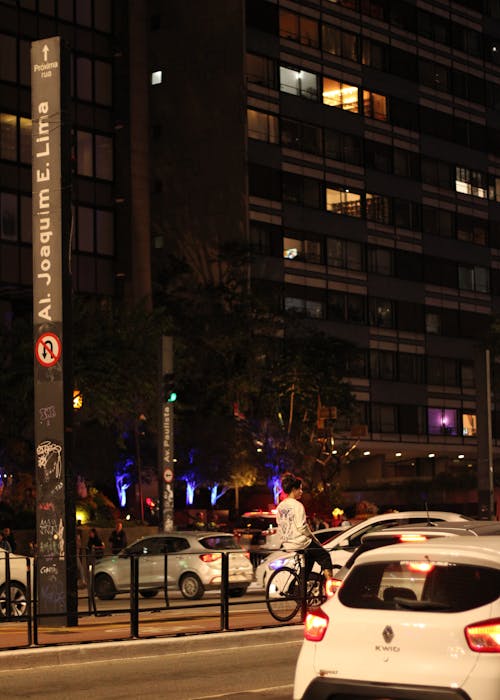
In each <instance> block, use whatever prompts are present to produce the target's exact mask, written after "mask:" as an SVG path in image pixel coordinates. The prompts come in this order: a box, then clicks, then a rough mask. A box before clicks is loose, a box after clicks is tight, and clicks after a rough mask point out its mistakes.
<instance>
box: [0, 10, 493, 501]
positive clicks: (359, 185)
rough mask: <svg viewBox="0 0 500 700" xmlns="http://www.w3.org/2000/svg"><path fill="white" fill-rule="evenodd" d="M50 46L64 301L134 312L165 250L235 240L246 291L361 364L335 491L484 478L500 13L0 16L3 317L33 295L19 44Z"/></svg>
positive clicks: (26, 103) (201, 248)
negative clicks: (472, 472) (69, 250)
mask: <svg viewBox="0 0 500 700" xmlns="http://www.w3.org/2000/svg"><path fill="white" fill-rule="evenodd" d="M54 35H60V36H62V38H63V39H64V40H65V41H66V43H67V44H68V46H69V48H70V51H71V61H72V65H71V71H72V88H71V91H72V94H71V98H72V103H71V104H72V108H71V115H70V118H71V126H72V133H73V154H72V157H73V193H72V199H73V211H74V217H73V219H74V244H73V276H74V287H75V290H76V291H77V292H79V293H86V294H97V295H125V297H126V298H130V299H140V298H143V297H148V296H149V294H150V278H151V274H150V269H151V270H152V280H153V283H154V280H155V279H156V277H157V276H158V275H161V272H162V261H163V255H164V253H166V252H169V251H170V250H172V248H174V247H175V246H178V245H181V246H183V247H186V246H190V248H191V257H192V258H193V259H194V258H196V257H197V256H199V257H200V258H201V259H202V258H203V256H204V254H205V252H206V249H207V248H208V247H210V246H217V245H218V244H219V242H220V241H221V240H225V239H234V238H235V239H237V240H241V241H243V242H246V243H248V244H249V245H251V246H252V250H253V253H254V256H253V261H252V265H251V271H250V272H251V280H252V284H254V285H268V286H269V287H270V288H271V289H272V290H273V291H274V293H275V298H276V299H277V300H279V304H280V306H281V308H283V309H286V310H289V311H294V312H295V313H297V314H300V315H301V316H303V317H305V318H307V319H308V320H310V322H311V323H314V324H316V325H317V327H318V328H319V329H320V330H322V331H324V332H325V333H327V334H331V335H332V336H335V337H337V338H341V339H345V340H346V341H349V342H352V343H354V344H355V345H356V347H357V348H358V352H356V353H355V354H353V357H352V363H351V367H350V374H349V379H350V381H351V383H352V386H353V390H354V392H355V394H356V397H357V399H358V401H359V418H358V421H357V424H356V425H342V424H341V423H340V422H339V423H338V424H337V426H336V431H338V435H339V436H340V435H345V436H346V437H347V438H349V439H352V440H354V439H357V440H358V442H357V448H356V450H357V453H358V454H359V459H358V460H356V461H354V462H352V463H351V464H349V466H348V468H347V469H346V470H345V472H344V473H343V474H342V480H343V483H344V485H345V486H346V487H347V488H351V489H353V490H356V489H358V492H359V493H361V490H362V489H365V491H364V492H363V493H368V491H366V488H367V487H379V488H380V489H382V490H383V489H385V490H386V492H387V489H388V487H389V485H394V484H404V483H411V484H413V485H414V484H415V483H418V481H419V480H421V481H422V484H423V487H422V488H423V490H425V483H427V482H428V481H429V480H430V479H432V478H433V477H435V476H436V475H437V474H439V473H440V472H450V473H453V472H456V473H463V471H466V468H465V467H464V465H471V467H470V468H471V469H473V468H474V467H476V462H477V451H478V440H477V426H478V421H477V417H478V396H479V397H480V401H481V403H482V401H483V399H482V392H483V389H484V387H483V384H484V383H483V381H482V378H481V377H479V376H478V372H477V370H476V367H475V364H474V361H475V357H476V352H477V348H478V347H481V345H482V342H483V339H484V337H485V334H486V332H487V328H488V326H489V323H490V320H491V317H492V315H493V314H496V313H497V312H498V310H499V307H500V126H499V120H498V117H499V116H500V0H463V1H462V2H459V1H455V2H451V1H447V0H434V1H430V0H428V1H426V2H424V1H423V0H407V1H405V0H392V1H391V0H336V1H335V0H301V1H300V2H293V1H292V0H246V2H245V0H210V2H206V0H205V1H203V0H145V1H144V2H140V0H128V2H127V1H126V0H17V1H14V0H11V1H8V0H0V190H1V195H0V196H1V201H0V217H1V232H0V305H1V307H0V308H1V309H2V311H3V312H10V311H14V312H16V311H17V310H18V309H19V308H22V307H23V306H25V307H29V303H30V298H31V275H32V271H31V233H30V231H31V228H30V216H31V215H30V211H31V203H30V188H31V173H30V146H29V133H30V88H29V43H30V41H32V40H34V39H39V38H43V37H44V36H47V37H48V36H54ZM150 254H151V267H150ZM495 369H497V367H496V366H495ZM493 375H494V378H496V377H499V376H500V372H493ZM498 386H500V382H499V383H498ZM496 388H497V382H496V381H494V382H493V406H492V409H493V410H492V416H493V451H494V454H495V456H497V455H498V456H499V457H500V398H498V399H497V397H496V396H495V389H496ZM479 390H481V391H479ZM479 408H480V409H481V408H482V405H481V406H479ZM364 453H366V454H364ZM431 455H432V456H431ZM382 490H380V491H379V492H377V494H376V495H375V496H374V498H373V500H378V502H384V501H383V495H382ZM387 498H388V499H390V500H391V501H393V500H394V498H393V497H392V496H387Z"/></svg>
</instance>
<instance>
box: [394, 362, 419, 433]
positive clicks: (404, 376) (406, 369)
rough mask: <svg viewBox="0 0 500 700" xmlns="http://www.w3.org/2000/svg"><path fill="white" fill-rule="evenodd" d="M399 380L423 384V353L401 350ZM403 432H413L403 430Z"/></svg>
mask: <svg viewBox="0 0 500 700" xmlns="http://www.w3.org/2000/svg"><path fill="white" fill-rule="evenodd" d="M398 367H399V374H398V377H399V381H400V382H409V383H412V384H421V383H422V382H423V380H424V369H423V368H424V360H423V356H422V355H414V354H411V353H408V352H401V353H399V355H398ZM402 432H413V431H412V430H410V431H407V430H402Z"/></svg>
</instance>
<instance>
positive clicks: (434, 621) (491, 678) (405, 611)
mask: <svg viewBox="0 0 500 700" xmlns="http://www.w3.org/2000/svg"><path fill="white" fill-rule="evenodd" d="M293 697H294V700H327V699H328V700H332V699H333V698H335V699H336V698H342V700H354V699H356V700H358V699H360V700H361V698H362V700H382V699H383V700H498V698H499V697H500V536H498V535H495V536H486V537H481V538H476V537H443V538H436V539H432V540H428V541H427V542H426V543H423V544H408V543H407V544H401V545H399V544H395V545H391V546H388V547H381V548H379V549H374V550H371V551H369V552H365V553H364V554H362V555H360V556H359V557H358V559H357V560H356V562H355V564H354V566H353V567H352V569H351V570H350V572H349V573H348V575H347V576H346V578H345V579H344V581H343V583H342V585H341V587H340V588H339V590H338V592H337V594H336V595H335V596H334V597H332V598H330V599H329V600H327V601H326V603H325V604H324V605H323V606H322V607H321V608H318V609H317V610H315V611H311V612H310V613H309V614H308V615H307V617H306V621H305V639H304V642H303V645H302V648H301V651H300V655H299V658H298V661H297V666H296V671H295V684H294V693H293Z"/></svg>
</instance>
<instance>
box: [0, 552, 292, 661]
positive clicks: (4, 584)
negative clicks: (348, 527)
mask: <svg viewBox="0 0 500 700" xmlns="http://www.w3.org/2000/svg"><path fill="white" fill-rule="evenodd" d="M214 553H215V552H214ZM218 553H219V554H221V581H220V588H219V589H217V590H218V596H217V598H212V599H210V600H209V601H207V602H205V601H203V602H198V601H197V603H196V605H193V603H192V602H191V601H189V600H181V601H179V602H178V601H172V598H171V596H170V595H169V593H171V592H172V591H173V590H177V589H176V588H172V587H169V586H168V585H167V583H166V582H168V570H169V557H171V556H175V555H174V554H164V555H163V561H164V570H163V583H162V584H159V585H157V584H156V583H155V586H154V588H155V589H157V590H159V591H162V593H163V596H162V601H161V605H160V604H159V603H160V601H156V603H155V605H154V606H146V607H141V606H140V605H139V594H140V591H141V585H140V575H141V560H144V559H145V557H143V556H141V555H131V556H130V588H129V600H128V606H126V607H123V608H118V609H116V608H115V609H112V610H109V609H107V610H104V609H102V606H100V605H98V602H97V595H96V590H95V586H94V583H95V576H94V569H95V566H96V562H95V560H92V559H90V561H88V562H87V565H86V567H85V570H86V572H87V576H88V578H87V595H86V596H82V595H80V601H81V600H82V599H83V598H85V597H86V599H87V606H86V607H87V609H86V611H84V610H82V609H80V610H79V611H78V613H77V618H78V619H79V620H91V619H92V618H94V619H95V618H97V617H101V616H112V615H113V616H114V615H120V614H121V615H125V616H126V617H127V618H128V632H129V637H128V638H132V639H139V638H140V628H141V616H142V615H143V614H146V613H151V612H162V611H166V610H169V611H172V610H179V611H182V612H185V611H186V610H192V609H195V608H196V609H198V610H199V609H200V608H206V609H214V608H216V609H217V617H218V630H213V629H210V630H207V631H211V632H213V631H220V632H225V631H229V630H230V629H255V628H264V627H274V626H276V625H277V624H279V623H277V622H276V620H273V619H272V618H271V616H270V615H268V616H267V617H268V619H267V621H265V622H264V623H262V622H260V623H257V624H255V625H251V624H245V625H244V626H238V625H233V624H232V619H231V617H230V613H231V606H232V605H236V604H237V605H238V606H245V605H251V604H255V603H259V602H262V603H265V595H266V592H265V590H259V589H256V590H254V591H253V595H252V596H249V599H247V600H245V598H246V596H243V597H238V599H237V601H231V600H230V598H231V596H230V590H231V586H230V574H229V568H230V567H229V563H230V556H231V553H229V552H218ZM237 553H238V554H241V552H237ZM235 554H236V552H235ZM11 556H12V555H9V554H6V556H5V557H4V558H3V561H2V558H0V635H1V633H2V623H6V622H8V623H15V624H16V625H17V624H18V625H25V626H26V643H25V644H17V645H16V644H14V645H4V646H3V647H2V645H1V644H0V649H1V648H4V649H5V648H9V649H12V648H20V647H25V646H30V647H32V646H48V644H47V643H41V642H40V630H41V628H43V627H44V626H45V627H47V626H50V624H51V622H52V621H51V619H50V618H51V617H52V616H56V614H54V615H52V614H48V613H42V612H41V611H40V604H39V603H40V601H39V586H38V575H37V571H38V565H37V559H36V556H35V557H26V558H25V579H24V580H22V581H19V580H18V578H17V577H13V576H12V566H11ZM16 559H17V560H19V557H18V556H17V557H16ZM2 574H3V576H2ZM19 584H22V587H23V589H24V595H25V598H24V600H23V599H22V596H21V597H20V596H19V589H20V586H19ZM75 586H76V582H75ZM142 588H143V589H144V585H143V586H142ZM250 598H251V599H250ZM67 614H68V612H67V611H59V612H58V613H57V617H58V618H61V617H63V616H66V615H67ZM262 614H266V610H265V605H264V606H263V609H262ZM211 617H214V616H213V615H212V616H211ZM198 633H203V630H201V631H200V632H198ZM178 635H179V632H177V631H173V632H172V633H169V632H168V631H166V632H165V633H161V634H158V636H178ZM149 636H151V635H149ZM87 641H89V640H87ZM96 641H97V639H96ZM0 653H1V651H0Z"/></svg>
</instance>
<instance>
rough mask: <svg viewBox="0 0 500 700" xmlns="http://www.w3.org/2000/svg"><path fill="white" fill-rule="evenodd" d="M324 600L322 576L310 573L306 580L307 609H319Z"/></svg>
mask: <svg viewBox="0 0 500 700" xmlns="http://www.w3.org/2000/svg"><path fill="white" fill-rule="evenodd" d="M325 600H326V593H325V585H324V578H323V575H322V574H317V573H316V572H311V573H310V574H309V578H308V580H307V607H308V608H319V606H320V605H323V603H324V602H325Z"/></svg>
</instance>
